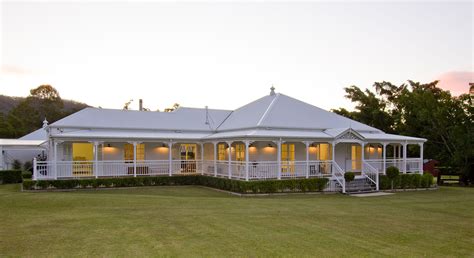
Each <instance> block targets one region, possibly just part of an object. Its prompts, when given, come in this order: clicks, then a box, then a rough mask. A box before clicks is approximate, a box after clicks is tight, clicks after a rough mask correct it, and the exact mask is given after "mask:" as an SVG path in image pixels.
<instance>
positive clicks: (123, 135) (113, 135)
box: [55, 129, 209, 140]
mask: <svg viewBox="0 0 474 258" xmlns="http://www.w3.org/2000/svg"><path fill="white" fill-rule="evenodd" d="M208 135H209V133H189V132H188V133H185V132H184V133H180V132H157V131H145V130H131V129H129V130H115V129H91V130H89V129H83V130H75V131H70V132H63V133H59V134H56V135H55V137H57V138H73V139H82V138H84V139H124V140H125V139H127V140H128V139H130V140H132V139H133V140H139V139H144V140H145V139H148V140H153V139H155V140H160V139H161V140H170V139H172V140H180V139H189V140H200V139H202V138H204V137H206V136H208Z"/></svg>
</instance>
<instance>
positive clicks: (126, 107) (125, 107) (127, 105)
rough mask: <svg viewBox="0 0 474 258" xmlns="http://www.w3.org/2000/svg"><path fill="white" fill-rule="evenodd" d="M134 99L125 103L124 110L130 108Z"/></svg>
mask: <svg viewBox="0 0 474 258" xmlns="http://www.w3.org/2000/svg"><path fill="white" fill-rule="evenodd" d="M132 101H133V99H131V100H129V101H127V102H125V104H123V110H129V109H130V104H132Z"/></svg>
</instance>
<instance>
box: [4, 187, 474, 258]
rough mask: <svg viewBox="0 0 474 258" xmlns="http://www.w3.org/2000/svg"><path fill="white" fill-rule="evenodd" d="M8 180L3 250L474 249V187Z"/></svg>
mask: <svg viewBox="0 0 474 258" xmlns="http://www.w3.org/2000/svg"><path fill="white" fill-rule="evenodd" d="M19 187H20V186H19V185H2V186H0V256H15V257H16V256H64V257H69V256H206V257H210V256H219V257H227V256H372V257H380V256H393V257H399V256H416V257H420V256H428V257H435V256H443V257H445V256H455V257H459V256H470V257H472V256H474V188H458V187H447V188H441V189H440V190H438V191H420V192H404V193H397V194H395V195H391V196H381V197H369V198H357V197H350V196H344V195H340V194H332V195H329V194H328V195H289V196H272V197H269V196H267V197H236V196H232V195H229V194H226V193H221V192H217V191H214V190H210V189H206V188H201V187H193V186H189V187H188V186H181V187H148V188H135V189H112V190H102V191H77V192H43V193H23V192H20V191H19Z"/></svg>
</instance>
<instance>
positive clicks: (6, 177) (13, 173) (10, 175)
mask: <svg viewBox="0 0 474 258" xmlns="http://www.w3.org/2000/svg"><path fill="white" fill-rule="evenodd" d="M21 181H22V177H21V170H0V184H16V183H21Z"/></svg>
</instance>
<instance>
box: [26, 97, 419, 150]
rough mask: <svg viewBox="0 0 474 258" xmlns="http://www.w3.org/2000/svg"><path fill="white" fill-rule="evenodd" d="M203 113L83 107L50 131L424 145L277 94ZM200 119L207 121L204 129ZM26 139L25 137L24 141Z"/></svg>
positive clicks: (118, 136)
mask: <svg viewBox="0 0 474 258" xmlns="http://www.w3.org/2000/svg"><path fill="white" fill-rule="evenodd" d="M208 114H209V115H208V117H207V118H208V119H206V109H202V108H179V109H177V110H176V111H174V112H170V113H164V112H151V111H128V110H112V109H98V108H86V109H83V110H81V111H79V112H77V113H74V114H72V115H70V116H68V117H66V118H63V119H61V120H59V121H57V122H55V123H53V124H52V125H51V126H52V127H58V128H67V127H72V128H79V130H75V131H69V130H66V131H64V132H63V131H62V130H55V131H52V132H53V133H54V137H62V138H97V139H99V138H103V139H113V138H116V139H173V140H179V139H190V140H191V139H194V140H200V139H203V140H206V139H219V138H238V137H255V138H258V137H278V138H280V137H281V138H308V139H331V138H336V137H337V136H339V135H340V134H341V133H343V132H344V131H346V130H348V129H349V128H350V129H351V130H353V131H356V132H358V133H359V134H360V135H361V136H363V137H364V138H365V139H367V140H396V141H405V140H406V141H426V140H425V139H421V138H415V137H407V136H400V135H392V134H385V133H383V132H382V131H380V130H378V129H376V128H373V127H371V126H368V125H365V124H362V123H359V122H357V121H354V120H351V119H348V118H345V117H343V116H340V115H337V114H335V113H332V112H329V111H326V110H323V109H320V108H318V107H315V106H313V105H310V104H308V103H305V102H302V101H300V100H297V99H294V98H291V97H288V96H286V95H283V94H280V93H278V94H275V95H268V96H265V97H262V98H260V99H258V100H256V101H254V102H251V103H249V104H247V105H245V106H243V107H241V108H239V109H237V110H235V111H227V110H216V109H209V110H208ZM206 120H208V121H209V123H208V124H206ZM40 130H42V129H40ZM43 131H44V130H43ZM34 133H35V132H34ZM32 135H33V133H32ZM37 135H40V133H38V134H37ZM27 137H30V136H29V135H27V136H25V138H27Z"/></svg>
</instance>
